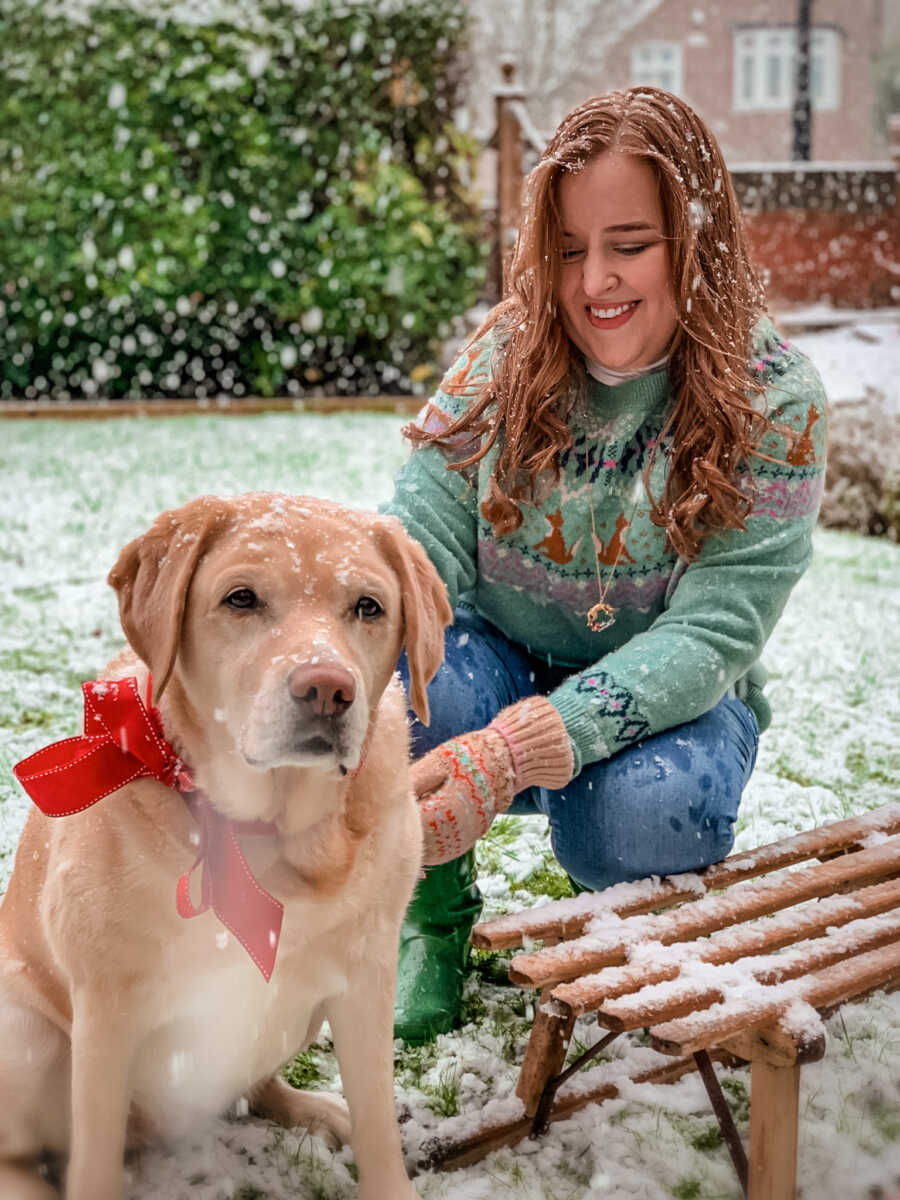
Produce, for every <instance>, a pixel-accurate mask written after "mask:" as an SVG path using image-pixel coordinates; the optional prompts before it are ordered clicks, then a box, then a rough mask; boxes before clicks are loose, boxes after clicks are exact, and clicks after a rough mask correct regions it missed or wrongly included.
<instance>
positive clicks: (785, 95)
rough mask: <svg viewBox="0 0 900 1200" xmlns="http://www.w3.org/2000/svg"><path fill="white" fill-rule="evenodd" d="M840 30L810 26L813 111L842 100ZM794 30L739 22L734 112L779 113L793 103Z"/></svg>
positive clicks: (827, 109) (835, 105)
mask: <svg viewBox="0 0 900 1200" xmlns="http://www.w3.org/2000/svg"><path fill="white" fill-rule="evenodd" d="M841 49H842V47H841V35H840V33H839V32H838V30H836V29H829V28H826V27H818V28H813V29H812V30H811V31H810V38H809V57H810V89H811V93H812V108H813V111H814V112H834V111H835V110H836V109H838V108H840V104H841ZM796 52H797V30H796V28H795V27H794V26H792V25H780V26H779V25H756V26H744V27H742V28H738V29H736V30H735V32H734V90H733V104H734V111H735V112H784V111H785V110H786V109H789V108H791V106H792V105H793V102H794V62H795V57H796Z"/></svg>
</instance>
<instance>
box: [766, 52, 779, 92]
mask: <svg viewBox="0 0 900 1200" xmlns="http://www.w3.org/2000/svg"><path fill="white" fill-rule="evenodd" d="M781 68H782V61H781V56H780V55H777V54H769V56H768V58H767V59H766V99H767V100H777V99H778V98H779V97H780V95H781V85H782V73H781Z"/></svg>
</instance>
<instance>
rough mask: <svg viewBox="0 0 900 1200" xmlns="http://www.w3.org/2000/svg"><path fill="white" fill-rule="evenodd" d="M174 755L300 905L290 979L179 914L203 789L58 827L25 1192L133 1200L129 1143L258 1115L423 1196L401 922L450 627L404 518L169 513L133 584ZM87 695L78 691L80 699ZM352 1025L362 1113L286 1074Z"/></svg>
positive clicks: (317, 509) (38, 833)
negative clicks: (127, 1194)
mask: <svg viewBox="0 0 900 1200" xmlns="http://www.w3.org/2000/svg"><path fill="white" fill-rule="evenodd" d="M110 583H111V584H112V586H113V587H114V588H115V589H116V591H117V593H118V596H119V606H120V614H121V619H122V625H123V628H124V630H125V634H126V636H127V638H128V641H129V643H130V645H131V647H132V649H133V651H134V653H133V654H131V653H129V652H125V653H124V654H123V655H121V656H120V657H119V659H117V660H115V661H114V662H113V663H111V664H110V667H109V668H108V670H107V672H106V677H107V678H119V677H122V676H126V675H137V676H138V679H139V682H140V686H141V689H142V692H144V691H145V689H146V682H147V674H148V671H152V674H153V686H154V703H156V704H158V706H159V709H160V711H161V714H162V717H163V722H164V726H165V732H166V736H167V738H168V739H169V741H170V742H171V743H172V744H173V746H174V747H175V750H176V751H177V752H178V754H179V755H180V756H181V757H182V758H183V759H184V761H185V762H187V763H188V764H189V765H190V767H191V770H192V772H193V775H194V778H195V781H196V784H197V786H198V788H200V789H201V790H202V791H203V792H205V793H206V794H207V795H208V797H209V799H210V801H211V802H212V804H213V805H214V806H215V807H216V808H217V809H218V810H219V811H220V812H221V813H223V814H224V815H226V816H227V817H229V818H234V819H237V820H251V821H254V820H262V821H266V822H271V823H273V825H274V827H275V831H274V832H271V833H269V834H267V835H265V836H254V837H247V838H244V839H243V841H242V850H243V852H244V855H245V857H246V859H247V861H248V863H249V866H250V869H251V870H252V872H253V873H254V875H255V876H256V878H257V879H258V880H259V883H260V884H261V886H262V887H264V888H265V889H266V890H268V891H269V892H271V894H272V895H273V896H275V897H276V898H277V899H278V900H280V901H281V902H282V903H283V905H284V920H283V926H282V932H281V940H280V943H279V945H278V951H277V958H276V962H275V968H274V971H273V974H272V977H271V980H270V981H269V982H268V983H267V982H266V981H265V979H264V978H263V977H262V975H261V974H260V971H259V970H258V969H257V967H256V965H255V964H254V963H253V961H251V959H250V957H249V955H248V954H247V952H246V951H245V950H244V949H243V947H242V946H241V945H240V944H238V942H237V941H236V939H235V938H233V937H231V936H230V935H228V934H226V933H225V931H224V929H223V927H222V925H221V924H220V923H219V921H218V919H217V918H216V916H215V915H214V914H213V912H212V911H208V912H206V913H204V914H203V915H201V916H197V917H196V918H194V919H191V920H185V919H182V918H181V917H179V916H178V914H177V913H176V909H175V902H174V890H175V884H176V881H177V880H178V878H179V877H180V876H181V875H183V874H184V873H185V871H187V870H188V869H189V868H190V866H191V863H192V862H193V860H194V857H195V853H196V846H195V844H194V843H195V842H196V832H195V827H194V823H193V820H192V818H191V816H190V814H189V812H188V809H187V807H186V805H185V801H184V798H183V797H182V796H181V795H180V794H179V793H178V792H176V791H174V790H172V789H170V788H167V787H165V786H163V784H161V783H159V782H157V781H156V780H152V779H141V780H138V781H136V782H134V783H131V784H128V785H126V786H125V787H123V788H121V789H120V790H119V791H117V792H115V793H113V794H112V795H109V796H107V797H105V798H104V799H103V800H101V801H100V802H99V803H97V804H96V805H94V806H93V807H91V808H88V809H86V810H85V811H83V812H80V813H76V814H73V815H71V816H65V817H59V818H48V817H45V816H44V815H43V814H42V813H40V812H39V811H38V810H37V809H33V810H32V812H31V813H30V816H29V819H28V822H27V824H26V827H25V830H24V832H23V835H22V839H21V842H20V844H19V848H18V852H17V855H16V863H15V868H14V872H13V876H12V879H11V882H10V885H9V889H8V891H7V894H6V897H5V899H4V902H3V905H2V908H0V956H2V957H0V1095H2V1096H3V1103H2V1105H0V1194H2V1195H3V1197H4V1198H5V1200H13V1198H15V1200H25V1198H26V1197H28V1198H29V1200H31V1197H43V1196H49V1195H51V1194H55V1193H53V1192H51V1189H50V1188H49V1187H48V1185H47V1184H46V1183H44V1182H43V1181H42V1180H40V1179H39V1178H38V1176H37V1175H36V1174H33V1173H31V1171H30V1170H29V1165H30V1164H33V1161H34V1160H35V1159H36V1158H37V1156H38V1155H39V1154H40V1153H41V1152H42V1151H45V1150H49V1151H59V1152H61V1153H62V1154H63V1155H64V1156H67V1159H68V1165H67V1171H66V1196H67V1200H119V1197H120V1196H121V1191H122V1184H123V1156H124V1152H125V1149H126V1145H127V1144H129V1143H132V1142H134V1141H136V1140H139V1139H140V1138H146V1137H147V1136H154V1137H155V1136H159V1135H162V1136H165V1135H166V1134H174V1133H179V1134H180V1133H183V1132H184V1131H185V1130H186V1129H187V1128H189V1127H190V1124H191V1123H192V1122H196V1121H198V1120H202V1119H203V1118H208V1117H209V1116H210V1115H212V1114H215V1113H218V1112H221V1111H222V1110H224V1109H226V1108H227V1107H228V1106H229V1105H231V1104H233V1103H234V1102H235V1101H237V1100H239V1099H240V1098H241V1097H242V1096H244V1097H246V1098H247V1099H248V1101H249V1103H250V1107H251V1109H252V1110H253V1111H255V1112H257V1113H259V1114H261V1115H264V1116H267V1117H270V1118H272V1119H274V1120H276V1121H278V1122H280V1123H282V1124H285V1125H303V1126H307V1127H310V1128H313V1129H316V1130H318V1131H319V1132H321V1133H323V1134H324V1135H325V1136H327V1137H329V1138H330V1139H332V1140H337V1141H344V1140H349V1141H350V1142H351V1143H352V1145H353V1149H354V1152H355V1155H356V1159H357V1163H358V1166H359V1174H360V1197H361V1198H362V1200H412V1198H413V1197H414V1196H415V1194H416V1193H415V1191H414V1190H413V1187H412V1185H411V1184H410V1182H409V1180H408V1179H407V1176H406V1172H405V1170H404V1166H403V1161H402V1157H401V1147H400V1139H399V1132H398V1129H397V1123H396V1117H395V1112H394V1099H393V1078H392V1038H393V1030H392V1019H393V995H394V975H395V965H396V953H397V939H398V930H399V926H400V922H401V919H402V916H403V913H404V911H405V908H406V905H407V903H408V901H409V897H410V895H411V893H412V889H413V887H414V884H415V880H416V877H417V873H418V870H419V861H420V853H421V831H420V824H419V817H418V813H417V809H416V806H415V802H414V800H413V798H412V795H411V792H410V789H409V785H408V775H407V762H408V731H407V718H406V699H405V697H404V694H403V690H402V687H401V685H400V683H399V680H398V679H397V677H396V675H395V667H396V664H397V659H398V657H399V654H400V651H401V649H402V648H403V646H404V645H405V647H406V650H407V655H408V658H409V663H410V677H411V687H410V692H411V696H410V699H411V703H412V706H413V708H414V709H415V711H416V712H417V713H418V715H420V716H421V717H422V718H423V719H425V720H427V716H428V713H427V700H426V694H425V688H426V685H427V683H428V680H429V679H430V678H431V676H432V675H433V674H434V672H435V671H436V670H437V667H438V665H439V663H440V659H441V656H442V648H443V630H444V627H445V626H446V625H447V623H448V622H449V620H450V616H451V614H450V610H449V606H448V604H447V600H446V594H445V590H444V587H443V585H442V584H441V582H440V580H439V579H438V577H437V575H436V573H435V572H434V570H433V569H432V567H431V565H430V564H429V562H428V560H427V558H426V556H425V554H424V552H423V551H422V550H421V548H420V547H418V546H417V545H416V544H415V543H414V542H412V541H411V540H410V539H409V538H407V537H406V535H405V534H404V533H403V531H402V529H401V528H400V526H399V524H398V523H397V522H395V521H394V520H392V519H390V518H382V517H377V516H374V515H372V514H363V513H359V512H355V511H352V510H349V509H344V508H341V507H339V506H337V505H333V504H328V503H325V502H322V501H318V500H311V499H307V498H297V497H289V496H282V495H271V494H253V495H249V496H242V497H238V498H236V499H233V500H222V499H218V498H215V497H202V498H200V499H198V500H195V501H193V502H191V503H190V504H187V505H185V506H184V507H183V508H180V509H177V510H174V511H172V512H168V513H164V514H163V515H162V516H161V517H159V518H158V519H157V521H156V522H155V523H154V525H153V526H152V528H151V529H150V530H149V531H148V532H147V533H146V534H145V535H143V536H142V537H140V538H137V539H136V540H135V541H133V542H131V543H130V544H129V545H128V546H126V547H125V549H124V550H123V551H122V554H121V556H120V558H119V561H118V562H117V564H116V566H115V567H114V568H113V570H112V572H111V574H110ZM76 701H77V697H76V696H74V695H73V703H75V702H76ZM325 1019H327V1020H328V1022H329V1024H330V1026H331V1031H332V1034H333V1037H334V1043H335V1049H336V1053H337V1056H338V1061H339V1065H340V1071H341V1078H342V1081H343V1087H344V1092H345V1095H346V1098H347V1102H348V1104H349V1118H348V1114H347V1109H346V1108H345V1107H344V1105H343V1103H342V1102H341V1101H340V1100H339V1099H338V1098H336V1097H334V1096H329V1095H325V1094H314V1093H307V1092H301V1091H296V1090H294V1089H292V1088H290V1087H289V1086H288V1085H287V1084H286V1083H285V1082H284V1081H283V1080H282V1079H281V1078H280V1076H279V1074H278V1069H279V1067H280V1066H281V1065H282V1064H283V1063H284V1062H285V1061H287V1060H289V1059H290V1058H291V1057H292V1056H293V1055H294V1054H295V1053H296V1052H297V1051H299V1050H301V1049H302V1048H303V1047H304V1046H306V1045H307V1044H308V1043H309V1042H310V1041H312V1040H313V1039H314V1038H315V1037H316V1035H317V1033H318V1030H319V1028H320V1025H321V1023H322V1021H323V1020H325Z"/></svg>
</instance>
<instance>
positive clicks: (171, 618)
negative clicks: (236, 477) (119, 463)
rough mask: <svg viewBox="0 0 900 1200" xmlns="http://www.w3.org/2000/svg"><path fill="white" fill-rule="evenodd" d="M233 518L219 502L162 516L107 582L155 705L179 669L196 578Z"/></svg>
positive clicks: (193, 504)
mask: <svg viewBox="0 0 900 1200" xmlns="http://www.w3.org/2000/svg"><path fill="white" fill-rule="evenodd" d="M229 515H230V509H229V508H228V505H227V502H226V501H224V500H221V499H219V498H218V497H216V496H200V497H199V498H198V499H196V500H192V501H190V503H189V504H185V505H184V506H183V507H182V508H174V509H171V510H169V511H168V512H164V513H162V514H161V515H160V516H159V517H157V518H156V520H155V521H154V522H153V524H152V525H151V527H150V528H149V529H148V530H147V532H146V533H144V534H142V535H141V536H140V537H137V538H135V539H134V541H132V542H129V543H128V545H127V546H126V547H125V548H124V550H123V551H122V553H121V554H120V555H119V559H118V561H117V563H116V565H115V566H114V567H113V569H112V570H111V571H110V573H109V576H108V577H107V582H108V583H109V585H110V587H112V588H114V589H115V591H116V593H117V594H118V597H119V617H120V619H121V622H122V629H123V630H124V631H125V636H126V638H127V639H128V642H129V644H130V645H131V647H132V649H133V650H134V651H135V653H136V654H137V655H138V656H139V657H140V658H141V659H143V661H144V662H145V663H146V664H147V666H148V667H149V668H150V671H151V674H152V675H153V698H154V701H156V700H158V699H159V697H160V696H161V695H162V693H163V689H164V688H165V686H166V684H167V683H168V681H169V677H170V676H171V674H172V669H173V667H174V666H175V659H176V658H177V656H178V647H179V644H180V642H181V629H182V624H183V622H184V613H185V607H186V605H187V598H188V592H189V591H190V586H191V580H192V579H193V577H194V572H195V571H196V570H197V566H198V564H199V562H200V560H201V558H202V557H203V555H204V553H205V552H206V551H207V550H208V549H209V547H210V545H211V543H212V541H213V540H214V538H215V535H216V533H217V531H219V530H221V529H222V528H223V526H224V525H225V523H226V521H227V519H228V517H229Z"/></svg>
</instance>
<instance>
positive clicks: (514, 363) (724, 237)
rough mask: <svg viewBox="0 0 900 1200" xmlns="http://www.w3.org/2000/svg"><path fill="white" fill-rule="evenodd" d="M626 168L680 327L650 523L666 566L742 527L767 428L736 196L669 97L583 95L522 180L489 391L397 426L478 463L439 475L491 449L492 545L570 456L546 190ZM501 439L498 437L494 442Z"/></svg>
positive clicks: (495, 315)
mask: <svg viewBox="0 0 900 1200" xmlns="http://www.w3.org/2000/svg"><path fill="white" fill-rule="evenodd" d="M608 152H615V153H617V154H629V155H634V156H635V157H636V158H638V159H640V160H641V161H643V162H646V163H648V164H649V165H650V167H651V168H652V169H653V171H654V173H655V174H656V178H657V180H658V185H659V196H660V202H661V207H662V213H663V222H664V226H665V228H664V230H663V232H664V235H665V237H666V238H667V240H668V247H669V265H670V270H671V277H672V286H673V292H674V295H675V299H676V307H677V319H678V327H677V329H676V332H675V335H674V338H673V340H672V343H671V346H670V351H669V361H668V375H669V386H670V391H671V395H672V398H673V403H672V406H671V409H670V412H669V414H668V417H667V420H666V424H665V427H664V429H663V431H662V435H661V437H660V439H659V442H660V443H666V444H668V445H669V446H670V447H671V449H670V452H669V469H668V471H667V479H666V485H665V490H664V493H663V495H662V496H657V497H653V496H652V495H651V493H650V482H649V480H650V471H651V469H652V466H653V461H654V456H655V454H656V453H657V451H656V449H654V450H653V451H652V452H651V455H650V458H649V461H648V463H647V464H646V466H645V470H644V479H645V485H646V487H647V493H648V495H649V496H650V500H651V519H652V520H653V522H654V524H656V525H659V526H662V527H664V528H665V529H666V531H667V535H668V541H669V543H670V545H671V546H672V548H673V549H674V550H675V552H676V553H678V554H679V555H681V556H682V557H683V558H685V559H687V560H688V561H691V560H693V559H695V558H696V557H697V555H698V553H699V551H700V548H701V546H702V543H703V541H704V540H705V538H707V537H709V536H710V535H712V534H713V533H716V532H717V531H720V530H724V529H742V528H744V522H745V519H746V517H747V515H748V513H749V510H750V501H749V499H748V497H747V495H746V494H745V491H742V490H741V489H740V488H739V487H738V474H739V471H740V470H741V468H742V466H744V464H746V462H747V460H748V459H749V458H750V457H751V456H752V455H754V454H758V453H760V451H759V442H760V439H761V438H762V436H763V434H764V433H765V432H766V431H767V429H769V428H771V425H770V423H769V422H768V421H767V420H766V419H765V418H764V417H762V416H760V414H759V411H758V409H759V402H758V400H757V402H756V404H754V400H755V399H756V398H757V397H758V395H759V393H760V392H761V391H762V390H763V389H762V384H761V382H760V379H759V377H758V376H757V375H756V374H755V373H754V371H753V367H752V362H751V344H752V335H753V328H754V326H755V324H756V322H757V321H758V319H759V317H760V316H761V315H762V314H763V312H764V311H765V293H764V289H763V287H762V284H761V283H760V280H759V278H758V276H757V274H756V272H755V270H754V268H753V264H752V263H751V260H750V255H749V252H748V248H747V242H746V237H745V234H744V228H743V220H742V215H741V211H740V207H739V205H738V202H737V197H736V196H735V193H734V188H733V186H732V183H731V179H730V176H729V174H728V170H727V168H726V166H725V162H724V159H723V157H722V152H721V150H720V149H719V146H718V144H717V142H716V140H715V138H714V137H713V135H712V133H711V132H710V131H709V129H707V127H706V125H705V124H704V123H703V122H702V121H701V120H700V118H699V117H698V116H697V115H696V113H694V112H693V110H692V109H691V108H690V107H689V106H688V105H687V104H685V102H684V101H683V100H680V99H679V98H678V97H677V96H674V95H671V94H670V93H668V92H664V91H661V90H660V89H658V88H651V87H633V88H628V89H627V90H624V91H617V92H609V93H607V94H605V95H602V96H596V97H594V98H593V99H591V100H588V101H586V102H585V103H584V104H582V105H580V106H579V107H578V108H576V109H574V110H573V111H572V112H571V113H569V115H568V116H567V117H565V118H564V119H563V121H562V123H561V124H560V126H559V128H558V129H557V131H556V133H555V134H554V136H553V138H552V139H551V141H550V143H549V144H548V146H547V148H546V150H545V151H544V153H543V155H542V157H541V159H540V161H539V162H538V164H537V166H536V167H535V168H534V170H533V171H532V172H531V173H530V175H529V176H528V177H527V179H526V181H525V187H524V195H523V205H522V217H521V222H520V226H519V234H518V239H517V242H516V247H515V251H514V253H513V255H512V258H511V260H510V262H509V265H508V268H507V271H506V278H505V286H504V299H503V300H502V301H501V303H500V304H498V305H496V306H495V307H494V308H493V309H492V310H491V312H490V313H489V314H488V316H487V318H486V320H485V321H484V322H483V324H482V325H481V327H480V328H479V329H478V330H477V331H476V333H475V335H474V338H473V340H476V339H478V338H480V337H482V336H483V335H484V334H486V333H487V332H488V331H489V330H491V329H495V330H496V331H497V335H498V347H497V351H496V352H495V355H494V361H493V363H492V370H491V375H490V379H489V380H488V382H487V383H486V384H482V385H480V386H478V387H477V388H476V389H475V391H474V392H473V398H472V403H471V404H470V405H469V407H468V409H467V410H466V412H465V413H464V414H463V415H462V416H461V417H460V418H459V420H457V421H455V422H454V423H453V424H451V425H450V426H449V427H448V428H446V429H444V430H442V431H440V432H439V433H426V432H425V431H423V430H421V429H419V428H417V427H416V426H410V427H408V428H407V430H406V432H407V435H408V436H409V437H410V438H411V440H412V441H413V442H419V443H422V442H428V443H434V444H437V445H448V444H449V442H448V439H451V438H456V439H457V444H458V435H459V434H460V433H462V432H468V433H469V434H471V435H472V436H473V437H475V438H477V439H478V441H479V448H478V450H477V451H476V452H475V453H474V454H472V455H470V456H469V457H467V458H465V459H463V460H462V461H459V460H457V461H450V462H449V463H448V467H449V469H451V470H463V469H465V468H466V467H467V466H470V465H472V464H473V463H475V462H477V461H479V460H480V459H481V458H483V457H484V455H485V454H487V452H488V451H489V450H490V449H491V447H492V446H493V445H494V444H495V443H496V442H497V441H498V439H499V441H500V450H499V454H498V456H497V460H496V463H495V467H494V473H493V477H492V479H491V483H490V487H489V491H488V495H487V497H486V498H485V500H484V501H483V503H482V512H483V514H484V516H485V517H486V518H487V519H488V520H489V521H490V522H491V524H492V526H493V529H494V533H495V535H498V536H499V535H502V534H503V533H507V532H510V531H511V530H513V529H515V528H517V527H518V526H519V524H521V521H522V514H521V511H520V507H519V506H520V504H521V503H523V502H524V503H528V502H529V501H533V499H534V494H535V483H536V480H537V477H538V475H539V474H540V473H541V472H544V471H546V470H547V469H551V470H553V471H555V472H556V473H557V474H558V472H559V456H560V452H561V451H562V450H564V449H565V448H566V447H567V446H568V445H569V444H570V442H571V436H572V435H571V431H570V429H569V426H568V423H567V422H568V417H569V412H570V409H571V405H572V401H573V398H574V395H575V394H576V393H575V388H576V387H578V386H584V379H585V372H584V366H583V359H582V357H581V354H580V352H579V351H578V350H577V348H576V347H575V346H573V345H572V343H571V342H570V341H569V338H568V336H567V334H566V333H565V331H564V330H563V327H562V324H561V322H560V320H559V318H558V315H557V306H556V296H557V281H558V271H559V264H560V243H561V239H560V219H559V208H558V204H557V190H558V184H559V180H560V178H561V177H562V176H563V175H564V173H566V172H571V171H580V170H582V169H583V168H584V167H585V165H586V164H587V163H589V162H591V161H592V160H593V159H595V158H597V157H598V156H599V155H601V154H605V153H608ZM501 435H502V436H501Z"/></svg>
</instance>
